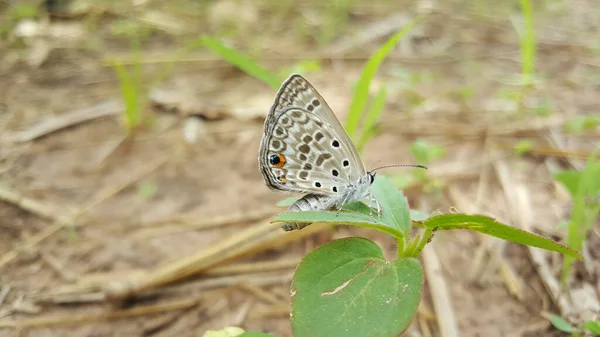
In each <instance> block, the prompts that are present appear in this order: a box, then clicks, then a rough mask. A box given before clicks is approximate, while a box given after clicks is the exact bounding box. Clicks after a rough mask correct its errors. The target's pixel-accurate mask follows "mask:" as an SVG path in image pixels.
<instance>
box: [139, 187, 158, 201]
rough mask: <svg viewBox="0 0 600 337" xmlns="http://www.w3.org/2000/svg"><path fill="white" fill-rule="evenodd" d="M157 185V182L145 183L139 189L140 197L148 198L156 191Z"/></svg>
mask: <svg viewBox="0 0 600 337" xmlns="http://www.w3.org/2000/svg"><path fill="white" fill-rule="evenodd" d="M156 190H157V187H156V185H155V184H150V183H144V184H142V185H141V186H140V188H139V189H138V193H139V195H140V197H142V198H144V199H148V198H150V197H151V196H153V195H154V193H156Z"/></svg>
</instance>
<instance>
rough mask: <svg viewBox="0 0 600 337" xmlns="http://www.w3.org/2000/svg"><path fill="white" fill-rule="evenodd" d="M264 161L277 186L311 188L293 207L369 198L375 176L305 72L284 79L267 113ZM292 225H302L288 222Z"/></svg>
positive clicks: (337, 205)
mask: <svg viewBox="0 0 600 337" xmlns="http://www.w3.org/2000/svg"><path fill="white" fill-rule="evenodd" d="M258 164H259V168H260V171H261V173H262V176H263V178H264V180H265V184H266V185H267V186H268V187H269V188H271V189H273V190H279V191H287V192H298V193H305V194H306V195H305V196H303V197H302V198H300V199H298V200H297V201H296V202H294V203H293V204H292V205H291V206H290V207H289V208H288V212H301V211H325V210H332V209H337V210H338V211H339V210H341V209H342V207H343V206H344V205H345V204H346V203H351V202H356V201H361V200H363V199H366V198H368V199H369V200H371V201H375V203H376V205H377V212H378V213H379V212H380V206H379V203H378V202H377V200H376V199H375V198H374V197H373V195H372V194H371V192H370V187H371V184H373V181H374V180H375V174H374V173H373V171H371V172H368V171H367V170H366V168H365V165H364V164H363V162H362V160H361V158H360V155H359V154H358V150H357V149H356V146H354V143H352V140H351V139H350V136H349V135H348V133H347V132H346V130H344V127H343V126H342V124H341V123H340V121H339V120H338V119H337V117H336V116H335V114H334V113H333V111H332V110H331V108H330V107H329V105H328V104H327V102H325V100H324V99H323V97H322V96H321V95H320V94H319V93H318V92H317V90H316V89H315V88H314V87H313V86H312V85H311V84H310V83H309V82H308V81H307V80H306V79H305V78H303V77H302V76H300V75H298V74H292V75H291V76H290V77H289V78H288V79H287V80H285V81H284V82H283V84H282V85H281V88H280V89H279V91H278V92H277V95H276V96H275V102H274V103H273V106H272V107H271V110H270V111H269V114H268V115H267V118H266V119H265V125H264V135H263V137H262V140H261V143H260V148H259V152H258ZM282 228H283V229H284V230H286V231H290V230H294V229H301V227H299V225H298V224H292V223H284V224H283V225H282Z"/></svg>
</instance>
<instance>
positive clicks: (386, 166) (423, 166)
mask: <svg viewBox="0 0 600 337" xmlns="http://www.w3.org/2000/svg"><path fill="white" fill-rule="evenodd" d="M389 167H418V168H422V169H426V170H427V166H425V165H419V164H395V165H385V166H380V167H378V168H376V169H373V170H371V173H373V172H375V171H377V170H381V169H384V168H389Z"/></svg>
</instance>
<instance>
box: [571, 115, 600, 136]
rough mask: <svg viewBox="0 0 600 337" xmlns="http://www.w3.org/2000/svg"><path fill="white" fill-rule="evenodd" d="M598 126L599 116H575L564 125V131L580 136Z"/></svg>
mask: <svg viewBox="0 0 600 337" xmlns="http://www.w3.org/2000/svg"><path fill="white" fill-rule="evenodd" d="M598 126H600V116H575V117H573V118H571V119H569V120H568V121H567V122H566V123H565V131H566V132H568V133H572V134H580V133H583V132H585V131H590V130H594V129H595V128H597V127H598Z"/></svg>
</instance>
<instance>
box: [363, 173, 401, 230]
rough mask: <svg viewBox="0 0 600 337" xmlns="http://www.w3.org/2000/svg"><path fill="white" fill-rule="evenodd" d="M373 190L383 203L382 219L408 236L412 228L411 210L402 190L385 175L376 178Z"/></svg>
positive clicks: (381, 203) (380, 202)
mask: <svg viewBox="0 0 600 337" xmlns="http://www.w3.org/2000/svg"><path fill="white" fill-rule="evenodd" d="M371 192H372V193H373V195H374V196H375V198H376V199H377V201H379V204H380V205H381V212H382V214H381V219H380V221H381V222H383V223H385V224H387V225H388V226H391V227H394V228H396V229H398V230H399V231H400V232H401V233H402V234H403V236H406V235H407V233H408V231H409V230H410V211H409V210H408V203H407V202H406V198H405V197H404V195H403V194H402V192H401V191H399V190H398V189H397V188H396V186H394V184H393V183H392V181H391V180H390V179H389V178H387V177H385V176H380V177H377V178H375V182H374V183H373V185H371Z"/></svg>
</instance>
